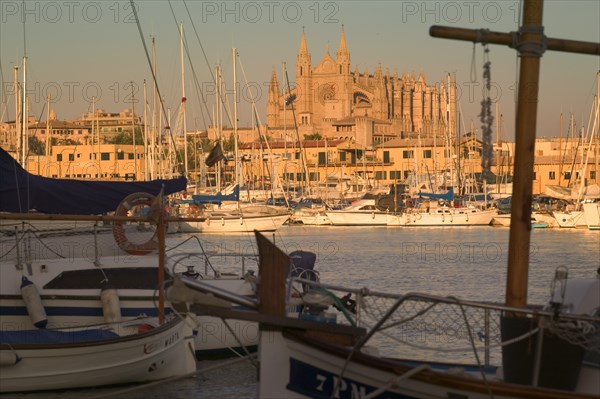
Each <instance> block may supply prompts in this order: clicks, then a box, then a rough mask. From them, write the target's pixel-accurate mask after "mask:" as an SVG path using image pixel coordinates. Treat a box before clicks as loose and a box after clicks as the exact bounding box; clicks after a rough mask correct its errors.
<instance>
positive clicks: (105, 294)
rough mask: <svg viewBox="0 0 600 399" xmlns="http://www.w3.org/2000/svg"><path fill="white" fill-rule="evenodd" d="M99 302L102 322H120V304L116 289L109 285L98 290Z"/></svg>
mask: <svg viewBox="0 0 600 399" xmlns="http://www.w3.org/2000/svg"><path fill="white" fill-rule="evenodd" d="M100 301H102V312H103V314H104V321H105V322H107V323H118V322H120V321H121V304H120V303H119V294H118V293H117V289H116V288H114V287H113V286H112V285H110V284H105V285H104V287H102V290H100Z"/></svg>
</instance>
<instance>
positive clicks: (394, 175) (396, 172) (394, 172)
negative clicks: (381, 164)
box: [390, 170, 402, 180]
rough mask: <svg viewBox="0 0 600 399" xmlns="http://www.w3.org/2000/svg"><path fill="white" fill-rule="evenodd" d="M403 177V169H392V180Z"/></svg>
mask: <svg viewBox="0 0 600 399" xmlns="http://www.w3.org/2000/svg"><path fill="white" fill-rule="evenodd" d="M401 178H402V171H399V170H390V179H391V180H400V179H401Z"/></svg>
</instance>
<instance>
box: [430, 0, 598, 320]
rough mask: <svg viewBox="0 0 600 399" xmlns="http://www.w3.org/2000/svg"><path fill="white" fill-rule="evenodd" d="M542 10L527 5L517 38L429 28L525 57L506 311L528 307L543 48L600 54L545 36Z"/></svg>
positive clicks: (538, 0) (536, 2)
mask: <svg viewBox="0 0 600 399" xmlns="http://www.w3.org/2000/svg"><path fill="white" fill-rule="evenodd" d="M542 9H543V0H525V1H524V3H523V21H522V25H521V28H520V32H519V33H518V34H511V33H498V32H491V31H488V30H471V29H461V28H445V27H440V26H432V27H431V29H430V34H431V35H432V36H434V37H445V38H453V39H459V40H465V41H470V42H474V43H477V42H481V43H491V44H503V45H507V46H511V47H515V48H516V49H517V51H518V52H519V56H520V58H521V62H520V67H519V86H518V96H517V99H518V100H517V101H518V102H517V104H518V107H517V115H516V123H515V145H516V148H515V169H514V171H515V172H514V173H515V179H514V182H513V196H512V206H511V222H510V235H509V237H510V238H509V252H508V272H507V284H506V304H507V306H511V307H519V308H523V307H526V305H527V285H528V272H529V247H530V238H531V237H530V230H531V200H532V198H531V197H532V191H533V190H532V177H533V165H534V160H535V154H534V148H535V135H536V120H537V103H538V89H539V72H540V59H541V56H542V54H543V52H544V51H545V49H549V50H557V51H566V52H574V53H582V54H594V55H600V45H599V44H598V43H588V42H579V41H572V40H562V39H552V38H547V37H545V36H544V33H543V26H542V12H543V10H542Z"/></svg>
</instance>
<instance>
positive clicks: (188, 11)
mask: <svg viewBox="0 0 600 399" xmlns="http://www.w3.org/2000/svg"><path fill="white" fill-rule="evenodd" d="M183 5H184V6H185V10H186V12H187V14H188V17H189V19H190V22H191V23H192V29H193V30H194V34H195V35H196V40H197V41H198V44H199V45H200V50H202V55H203V56H204V61H205V62H206V66H207V67H208V71H209V73H210V76H211V78H212V81H213V84H214V85H215V87H216V86H217V79H216V77H215V75H214V74H213V71H212V67H211V66H210V62H209V61H208V57H207V56H206V52H205V51H204V46H202V42H201V41H200V36H199V35H198V30H197V29H196V24H195V23H194V19H193V18H192V15H191V14H190V10H189V8H188V6H187V3H186V2H185V0H183ZM221 103H222V104H225V99H224V98H223V97H222V98H221ZM205 106H206V105H205ZM207 114H208V115H210V112H208V111H207ZM225 114H226V115H227V119H228V120H229V123H231V124H232V125H233V121H232V118H231V115H229V112H227V110H225Z"/></svg>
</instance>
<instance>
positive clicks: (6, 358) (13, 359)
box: [0, 350, 21, 367]
mask: <svg viewBox="0 0 600 399" xmlns="http://www.w3.org/2000/svg"><path fill="white" fill-rule="evenodd" d="M19 360H21V358H20V357H19V355H17V352H15V351H13V350H4V351H0V367H5V366H14V365H15V364H17V363H18V362H19Z"/></svg>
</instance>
